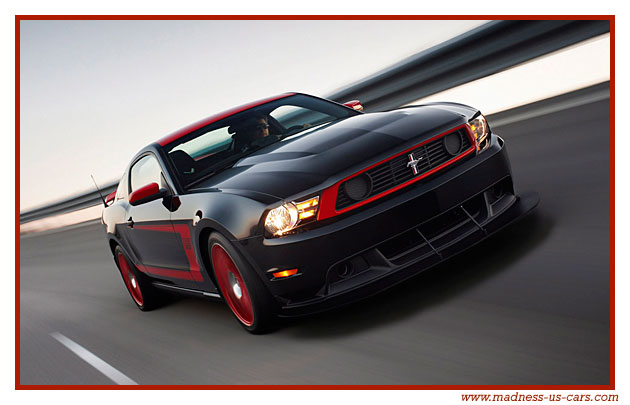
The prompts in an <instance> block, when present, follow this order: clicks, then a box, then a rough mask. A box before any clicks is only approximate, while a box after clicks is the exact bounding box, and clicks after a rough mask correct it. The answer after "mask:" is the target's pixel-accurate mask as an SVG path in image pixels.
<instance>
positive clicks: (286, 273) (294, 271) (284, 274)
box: [273, 269, 298, 278]
mask: <svg viewBox="0 0 630 405" xmlns="http://www.w3.org/2000/svg"><path fill="white" fill-rule="evenodd" d="M297 272H298V269H291V270H283V271H277V272H275V273H273V278H283V277H289V276H292V275H294V274H297Z"/></svg>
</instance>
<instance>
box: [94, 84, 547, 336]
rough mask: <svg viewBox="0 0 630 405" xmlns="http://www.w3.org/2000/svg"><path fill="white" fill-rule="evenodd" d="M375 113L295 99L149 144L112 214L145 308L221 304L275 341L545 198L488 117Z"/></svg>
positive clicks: (116, 240) (444, 106)
mask: <svg viewBox="0 0 630 405" xmlns="http://www.w3.org/2000/svg"><path fill="white" fill-rule="evenodd" d="M362 109H363V108H362V106H361V104H360V103H359V102H358V101H352V102H348V103H346V104H345V105H342V104H338V103H335V102H332V101H328V100H324V99H321V98H317V97H313V96H309V95H305V94H299V93H289V94H283V95H280V96H277V97H272V98H268V99H265V100H260V101H257V102H254V103H251V104H248V105H245V106H241V107H238V108H235V109H232V110H230V111H226V112H224V113H221V114H217V115H214V116H211V117H209V118H206V119H204V120H202V121H199V122H197V123H195V124H192V125H190V126H188V127H186V128H183V129H181V130H179V131H177V132H175V133H173V134H171V135H169V136H167V137H165V138H163V139H161V140H159V141H157V142H156V143H153V144H151V145H149V146H147V147H145V148H144V149H142V150H141V151H140V152H139V153H138V154H137V155H136V156H135V157H134V158H133V160H132V161H131V164H130V165H129V167H128V168H127V170H126V171H125V173H124V175H123V177H122V180H121V181H120V184H119V186H118V189H117V191H116V192H114V193H112V194H110V195H109V196H108V198H107V202H106V205H107V207H106V208H105V209H104V211H103V218H102V220H103V224H104V225H105V228H106V231H107V237H108V240H109V245H110V247H111V251H112V253H113V254H114V260H115V261H116V263H117V265H118V268H119V269H120V272H121V274H122V277H123V280H124V282H125V285H126V286H127V289H128V290H129V293H130V294H131V297H132V298H133V300H134V302H135V303H136V305H137V306H138V307H139V308H140V309H142V310H148V309H151V308H154V307H156V306H157V305H158V304H159V303H160V301H161V298H162V296H163V294H164V291H163V290H168V291H171V292H173V291H175V292H182V293H191V294H197V295H200V296H206V297H215V298H220V297H222V298H223V299H224V300H225V302H226V303H227V304H228V306H229V307H230V309H231V310H232V312H233V313H234V315H235V317H236V318H237V319H238V321H239V322H240V324H241V325H242V326H243V327H244V328H245V329H247V330H248V331H250V332H254V333H258V332H262V331H264V330H266V329H268V327H269V326H270V325H272V324H273V320H274V319H275V318H276V317H277V316H294V315H299V314H305V313H311V312H315V311H321V310H325V309H329V308H332V307H335V306H338V305H341V304H344V303H348V302H350V301H353V300H357V299H360V298H363V297H366V296H368V295H371V294H374V293H376V292H379V291H382V290H383V289H385V288H387V287H389V286H392V285H394V284H396V283H398V282H400V281H402V280H404V279H406V278H408V277H410V276H413V275H414V274H417V273H419V272H421V271H422V270H425V269H427V268H429V267H431V266H434V265H435V264H437V263H439V262H441V261H443V260H445V259H447V258H448V257H451V256H453V255H454V254H456V253H458V252H461V251H463V250H464V249H467V248H469V247H472V246H473V245H475V244H476V243H477V242H479V241H481V240H483V239H484V238H486V237H487V236H488V235H490V234H491V233H493V232H495V231H497V230H499V229H500V228H502V227H503V226H505V225H507V224H509V223H510V222H512V221H514V220H515V219H517V218H519V217H520V216H522V215H524V214H525V213H527V212H528V211H530V210H531V209H532V208H534V207H535V206H536V204H537V203H538V196H537V195H536V194H535V193H526V194H521V195H520V196H519V195H516V194H515V192H514V186H513V183H512V175H511V170H510V164H509V161H508V156H507V152H506V150H505V147H504V141H503V140H502V139H501V138H500V137H498V136H497V135H496V134H493V133H492V132H491V131H490V128H489V127H488V124H487V122H486V120H485V118H484V117H483V115H481V113H480V112H479V111H478V110H476V109H474V108H471V107H468V106H465V105H461V104H455V103H432V104H426V105H420V106H413V107H405V108H400V109H396V110H393V111H388V112H376V113H370V114H365V113H363V112H362Z"/></svg>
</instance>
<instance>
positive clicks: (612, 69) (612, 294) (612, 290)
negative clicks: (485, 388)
mask: <svg viewBox="0 0 630 405" xmlns="http://www.w3.org/2000/svg"><path fill="white" fill-rule="evenodd" d="M610 386H611V388H612V389H615V16H612V17H611V19H610Z"/></svg>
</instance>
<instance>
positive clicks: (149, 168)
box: [130, 155, 162, 192]
mask: <svg viewBox="0 0 630 405" xmlns="http://www.w3.org/2000/svg"><path fill="white" fill-rule="evenodd" d="M151 183H157V184H158V186H160V187H162V169H161V168H160V164H159V163H158V161H157V159H156V158H155V156H152V155H147V156H145V157H143V158H142V159H140V160H138V161H137V162H136V163H135V164H134V165H133V166H132V167H131V190H130V191H131V192H134V191H136V190H137V189H139V188H141V187H144V186H146V185H148V184H151Z"/></svg>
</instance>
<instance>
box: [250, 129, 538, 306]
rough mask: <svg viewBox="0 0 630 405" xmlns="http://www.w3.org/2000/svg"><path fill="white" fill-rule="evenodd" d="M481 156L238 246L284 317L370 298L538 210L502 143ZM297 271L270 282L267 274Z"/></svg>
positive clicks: (494, 142)
mask: <svg viewBox="0 0 630 405" xmlns="http://www.w3.org/2000/svg"><path fill="white" fill-rule="evenodd" d="M493 138H494V139H493V143H492V144H491V146H490V148H489V149H488V150H486V151H485V152H484V153H482V154H481V155H479V156H476V157H474V158H472V159H470V160H467V161H464V162H462V163H460V164H458V165H456V166H455V167H451V168H448V169H446V170H445V171H444V172H441V173H439V174H436V175H435V176H432V177H431V178H430V179H427V180H426V181H420V182H419V183H416V184H413V185H411V186H408V187H406V188H405V189H403V190H400V191H399V192H398V193H394V194H392V195H391V196H389V197H388V198H383V199H381V200H378V201H375V202H374V203H372V204H369V205H367V206H365V207H362V208H360V209H357V210H353V211H351V212H349V213H348V214H346V215H344V216H340V217H338V218H335V220H333V221H331V222H330V223H327V224H325V225H323V226H321V227H319V228H316V229H312V230H309V231H307V232H303V233H299V234H295V235H288V236H285V237H282V238H275V239H265V238H263V237H254V238H247V239H243V240H241V241H239V245H238V247H239V248H240V250H241V251H242V253H243V255H244V256H245V257H246V258H247V259H248V261H249V262H250V264H251V265H252V267H253V268H254V269H255V270H256V271H257V273H258V274H259V275H260V276H261V278H262V280H263V282H264V283H265V284H266V285H267V286H268V288H269V291H270V292H271V294H272V295H273V296H274V297H275V298H276V299H277V300H278V301H279V302H280V303H281V306H282V309H281V313H280V315H281V316H295V315H302V314H307V313H313V312H319V311H323V310H327V309H330V308H334V307H337V306H340V305H343V304H347V303H350V302H353V301H356V300H358V299H361V298H365V297H368V296H370V295H373V294H375V293H378V292H380V291H383V290H384V289H386V288H388V287H391V286H393V285H395V284H397V283H399V282H401V281H403V280H405V279H407V278H409V277H411V276H413V275H415V274H418V273H420V272H421V271H423V270H426V269H428V268H430V267H433V266H435V265H437V264H438V263H440V262H442V261H444V260H446V259H447V258H449V257H452V256H453V255H455V254H457V253H459V252H461V251H463V250H465V249H467V248H469V247H472V246H473V245H475V244H477V243H479V242H480V241H482V240H483V239H485V238H487V237H488V236H489V235H490V234H492V233H494V232H496V231H498V230H499V229H501V228H503V227H504V226H506V225H508V224H509V223H511V222H513V221H514V220H516V219H518V218H520V217H521V216H523V215H524V214H526V213H527V212H529V211H530V210H532V209H533V208H534V207H535V206H536V204H537V203H538V196H537V195H536V194H535V193H525V194H521V195H520V197H519V196H517V195H516V194H515V192H514V188H513V185H512V178H511V170H510V164H509V160H508V157H507V152H506V150H505V147H504V145H503V141H502V140H501V139H500V138H498V137H496V136H494V137H493ZM293 268H297V269H298V270H299V272H298V274H297V275H295V276H291V277H287V278H285V279H278V280H273V279H272V276H271V274H270V272H269V270H274V269H275V270H277V269H293Z"/></svg>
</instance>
